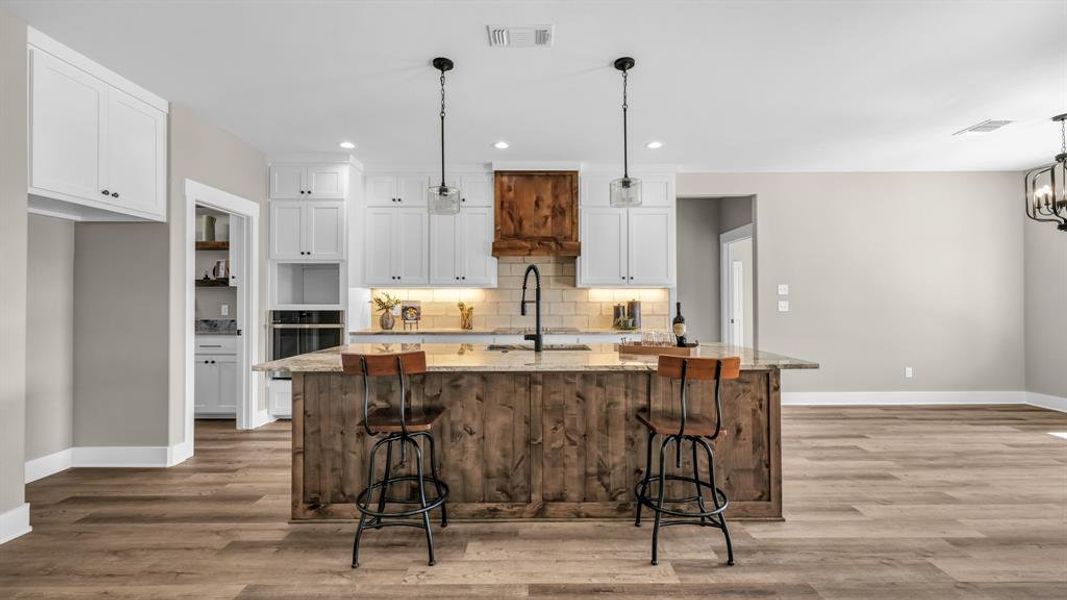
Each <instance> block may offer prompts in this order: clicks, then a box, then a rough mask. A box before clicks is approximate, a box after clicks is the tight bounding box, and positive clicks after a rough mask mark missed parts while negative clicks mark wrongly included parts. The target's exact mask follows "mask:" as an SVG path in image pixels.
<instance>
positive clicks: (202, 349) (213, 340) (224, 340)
mask: <svg viewBox="0 0 1067 600" xmlns="http://www.w3.org/2000/svg"><path fill="white" fill-rule="evenodd" d="M238 339H240V337H239V336H236V335H198V336H196V342H195V346H194V349H193V352H194V353H195V354H237V340H238Z"/></svg>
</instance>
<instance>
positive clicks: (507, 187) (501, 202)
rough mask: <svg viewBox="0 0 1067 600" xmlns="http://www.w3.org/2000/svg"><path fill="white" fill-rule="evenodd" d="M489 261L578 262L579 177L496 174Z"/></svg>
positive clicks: (547, 173)
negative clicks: (544, 258) (534, 258)
mask: <svg viewBox="0 0 1067 600" xmlns="http://www.w3.org/2000/svg"><path fill="white" fill-rule="evenodd" d="M494 191H495V208H496V210H495V215H496V216H495V220H496V224H495V236H494V239H493V256H578V255H579V254H581V247H582V246H581V242H580V241H578V172H577V171H497V172H496V174H495V190H494Z"/></svg>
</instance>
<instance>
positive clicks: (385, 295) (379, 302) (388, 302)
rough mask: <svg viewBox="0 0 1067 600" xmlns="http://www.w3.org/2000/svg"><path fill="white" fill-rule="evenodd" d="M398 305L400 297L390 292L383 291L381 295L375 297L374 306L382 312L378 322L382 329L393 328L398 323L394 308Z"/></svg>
mask: <svg viewBox="0 0 1067 600" xmlns="http://www.w3.org/2000/svg"><path fill="white" fill-rule="evenodd" d="M398 306H400V299H399V298H397V297H396V296H393V295H392V294H390V293H389V292H382V294H381V295H380V296H375V297H374V308H375V309H376V310H380V311H381V312H382V315H381V316H380V317H378V324H379V325H381V327H382V329H386V330H388V329H392V328H393V325H395V324H396V319H395V318H394V317H393V309H394V308H396V307H398Z"/></svg>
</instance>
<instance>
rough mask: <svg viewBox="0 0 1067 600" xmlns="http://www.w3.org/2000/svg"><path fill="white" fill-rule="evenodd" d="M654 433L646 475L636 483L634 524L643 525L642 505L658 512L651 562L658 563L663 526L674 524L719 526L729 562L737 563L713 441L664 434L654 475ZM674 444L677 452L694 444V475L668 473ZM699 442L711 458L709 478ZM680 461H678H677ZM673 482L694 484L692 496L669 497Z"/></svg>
mask: <svg viewBox="0 0 1067 600" xmlns="http://www.w3.org/2000/svg"><path fill="white" fill-rule="evenodd" d="M654 438H655V434H654V433H651V432H650V433H649V450H648V452H647V454H646V466H645V475H644V477H643V478H642V479H641V481H639V482H638V483H637V486H636V489H635V496H636V499H637V519H636V521H635V525H638V526H640V524H641V509H642V507H648V508H649V509H650V510H652V512H653V513H655V525H654V527H653V530H652V564H654V565H655V564H659V533H660V528H662V527H669V526H671V525H699V526H702V527H714V528H716V529H719V530H721V531H722V533H723V537H724V538H725V541H726V554H727V561H726V564H728V565H733V564H734V549H733V541H732V540H731V539H730V529H729V527H728V526H727V524H726V515H725V511H726V508H727V506H729V504H730V502H729V500H728V499H727V498H726V494H725V493H723V491H722V490H721V489H719V488H718V485H717V481H716V477H715V454H714V451H713V450H712V448H711V444H709V443H708V441H707V440H706V439H704V438H703V437H701V436H694V435H667V436H664V437H663V439H662V441H661V442H660V446H659V471H658V473H656V474H655V475H653V474H652V442H653V441H654ZM672 442H673V443H674V444H675V450H676V451H677V453H678V455H680V453H681V451H682V444H684V443H686V442H689V444H691V447H690V450H691V456H692V461H693V464H692V465H691V467H692V476H691V477H690V476H687V475H681V474H668V473H667V471H666V469H667V464H666V462H667V461H666V458H667V452H668V451H669V447H670V445H671V443H672ZM698 444H699V445H700V446H701V447H702V448H703V449H704V452H705V454H706V456H707V459H708V479H707V480H705V479H703V478H701V476H700V463H699V460H698V458H699V452H698V450H697V445H698ZM676 462H677V460H676ZM671 481H678V482H683V483H688V484H692V489H693V495H692V496H686V497H682V498H668V497H666V490H667V485H668V483H669V482H671ZM652 485H655V486H656V490H655V495H650V491H649V487H650V486H652ZM706 492H710V493H711V498H712V506H711V507H709V506H708V505H707V502H706V501H705V499H704V494H705V493H706ZM676 504H681V505H689V508H692V505H693V504H695V505H696V508H695V509H691V510H686V507H685V506H682V507H675V506H668V505H676ZM663 515H668V516H672V517H677V518H673V519H664V518H663Z"/></svg>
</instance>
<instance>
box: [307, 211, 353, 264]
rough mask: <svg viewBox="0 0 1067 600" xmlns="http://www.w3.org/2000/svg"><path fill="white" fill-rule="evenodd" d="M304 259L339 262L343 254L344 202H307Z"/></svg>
mask: <svg viewBox="0 0 1067 600" xmlns="http://www.w3.org/2000/svg"><path fill="white" fill-rule="evenodd" d="M304 215H305V216H306V220H307V238H306V239H307V245H306V247H305V248H304V251H305V252H307V253H308V254H305V255H304V257H305V258H314V259H320V260H341V259H343V258H344V252H345V217H344V215H345V204H344V202H308V203H307V205H306V206H305V207H304Z"/></svg>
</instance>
